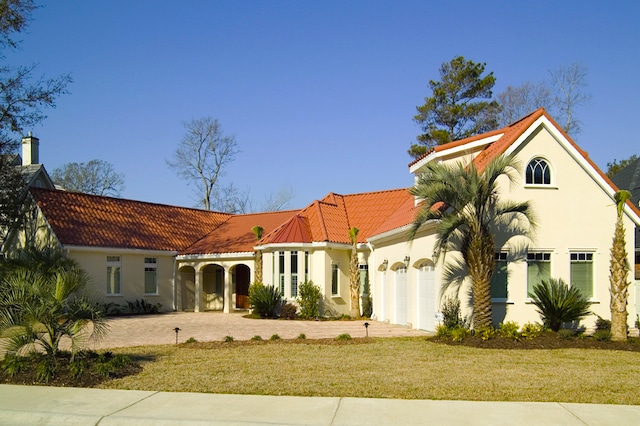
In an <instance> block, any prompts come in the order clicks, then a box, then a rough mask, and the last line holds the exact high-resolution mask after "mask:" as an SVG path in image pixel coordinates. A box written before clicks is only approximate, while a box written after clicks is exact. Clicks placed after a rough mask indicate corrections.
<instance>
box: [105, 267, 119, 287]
mask: <svg viewBox="0 0 640 426" xmlns="http://www.w3.org/2000/svg"><path fill="white" fill-rule="evenodd" d="M107 294H120V267H119V266H107Z"/></svg>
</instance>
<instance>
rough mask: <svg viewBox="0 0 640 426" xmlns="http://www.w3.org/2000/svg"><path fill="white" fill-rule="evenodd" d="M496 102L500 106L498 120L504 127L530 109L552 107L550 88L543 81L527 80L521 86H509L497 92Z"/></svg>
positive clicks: (527, 112) (552, 100) (548, 109)
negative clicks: (533, 81)
mask: <svg viewBox="0 0 640 426" xmlns="http://www.w3.org/2000/svg"><path fill="white" fill-rule="evenodd" d="M498 102H500V106H502V110H501V111H500V114H499V118H498V121H499V123H500V126H502V127H504V126H507V125H509V124H511V123H513V122H514V121H516V120H519V119H520V118H522V117H524V116H525V115H527V114H529V113H530V112H531V111H535V110H536V109H538V108H540V107H544V108H545V109H546V110H547V111H551V110H552V109H553V108H554V98H553V96H552V95H551V88H550V87H549V85H548V84H547V83H545V82H540V83H532V82H530V81H527V82H525V83H523V84H522V85H521V86H518V87H513V86H509V87H507V89H506V90H505V91H504V92H502V93H500V94H498Z"/></svg>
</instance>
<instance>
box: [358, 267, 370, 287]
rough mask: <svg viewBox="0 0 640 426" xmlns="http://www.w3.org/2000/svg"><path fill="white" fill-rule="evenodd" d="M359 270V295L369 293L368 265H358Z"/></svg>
mask: <svg viewBox="0 0 640 426" xmlns="http://www.w3.org/2000/svg"><path fill="white" fill-rule="evenodd" d="M358 269H359V270H360V294H369V293H371V291H370V289H369V265H367V264H364V265H358Z"/></svg>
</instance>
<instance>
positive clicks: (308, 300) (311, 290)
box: [298, 280, 322, 319]
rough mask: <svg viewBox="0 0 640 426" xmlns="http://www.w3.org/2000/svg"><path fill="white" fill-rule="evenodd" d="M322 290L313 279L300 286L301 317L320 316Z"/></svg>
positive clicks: (299, 303)
mask: <svg viewBox="0 0 640 426" xmlns="http://www.w3.org/2000/svg"><path fill="white" fill-rule="evenodd" d="M321 300H322V290H321V289H320V287H318V286H317V285H315V284H314V283H313V281H311V280H309V281H305V282H303V283H302V284H300V287H298V305H300V317H301V318H304V319H310V318H318V317H319V316H320V301H321Z"/></svg>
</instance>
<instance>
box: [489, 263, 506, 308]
mask: <svg viewBox="0 0 640 426" xmlns="http://www.w3.org/2000/svg"><path fill="white" fill-rule="evenodd" d="M495 259H496V264H495V267H494V269H493V276H492V277H491V298H492V299H504V300H506V299H507V284H508V281H507V253H506V252H500V253H496V256H495Z"/></svg>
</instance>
